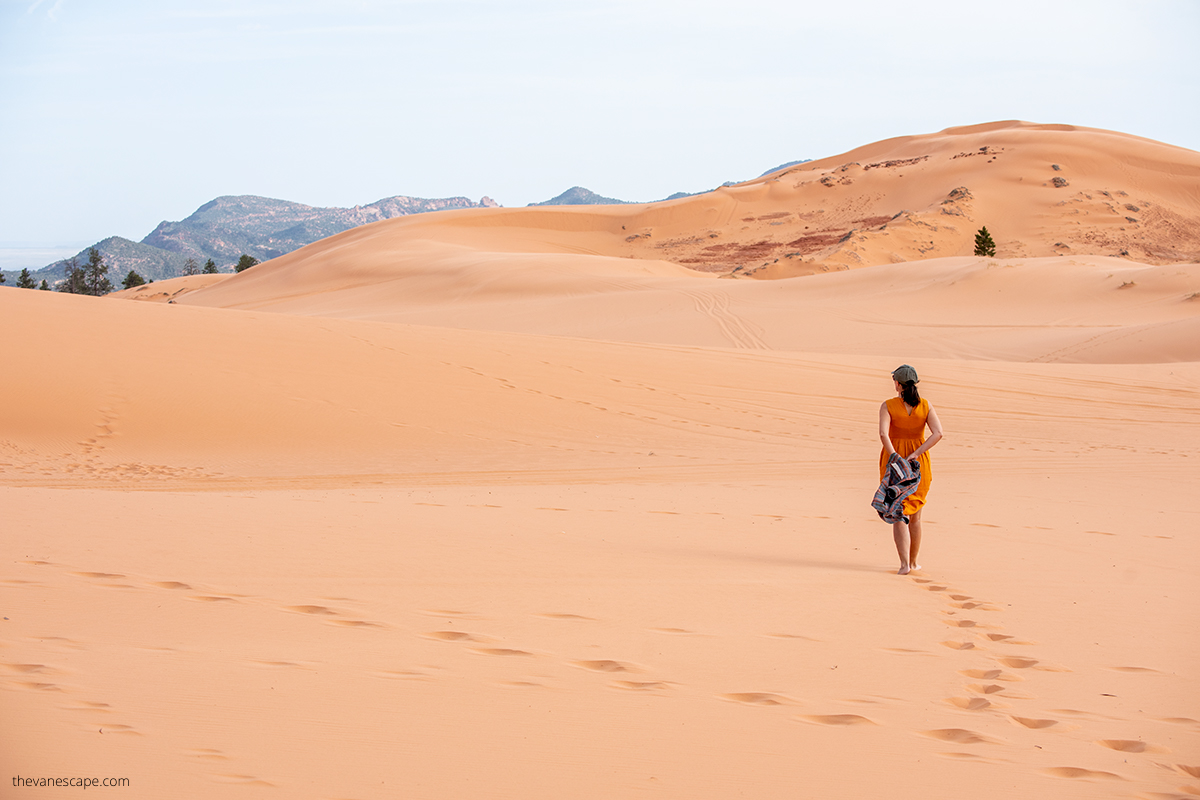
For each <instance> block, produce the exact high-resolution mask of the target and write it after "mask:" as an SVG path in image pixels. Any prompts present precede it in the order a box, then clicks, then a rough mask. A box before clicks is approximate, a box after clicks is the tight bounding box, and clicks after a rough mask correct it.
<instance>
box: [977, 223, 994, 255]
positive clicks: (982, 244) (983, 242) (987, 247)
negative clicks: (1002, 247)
mask: <svg viewBox="0 0 1200 800" xmlns="http://www.w3.org/2000/svg"><path fill="white" fill-rule="evenodd" d="M975 255H977V256H994V255H996V243H995V242H994V241H992V235H991V234H990V233H988V229H987V226H986V225H985V226H984V227H982V228H980V229H979V232H978V233H976V234H975Z"/></svg>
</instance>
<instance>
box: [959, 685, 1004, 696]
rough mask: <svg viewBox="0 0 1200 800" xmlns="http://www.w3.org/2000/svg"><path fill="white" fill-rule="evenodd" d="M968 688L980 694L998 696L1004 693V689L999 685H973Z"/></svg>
mask: <svg viewBox="0 0 1200 800" xmlns="http://www.w3.org/2000/svg"><path fill="white" fill-rule="evenodd" d="M967 688H968V689H970V690H971V691H972V692H978V693H979V694H997V693H998V692H1003V691H1004V687H1003V686H1001V685H1000V684H998V683H972V684H971V685H970V686H968V687H967Z"/></svg>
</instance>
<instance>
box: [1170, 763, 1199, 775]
mask: <svg viewBox="0 0 1200 800" xmlns="http://www.w3.org/2000/svg"><path fill="white" fill-rule="evenodd" d="M1175 769H1177V770H1179V771H1180V772H1182V773H1183V774H1184V775H1191V776H1192V777H1193V778H1200V767H1193V766H1191V765H1190V764H1176V765H1175Z"/></svg>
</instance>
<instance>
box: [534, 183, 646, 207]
mask: <svg viewBox="0 0 1200 800" xmlns="http://www.w3.org/2000/svg"><path fill="white" fill-rule="evenodd" d="M631 202H632V201H630V200H617V199H615V198H612V197H602V196H600V195H598V194H596V193H595V192H593V191H592V190H591V189H585V188H583V187H582V186H572V187H571V188H570V189H567V190H566V191H565V192H563V193H562V194H560V195H558V196H557V197H552V198H550V199H549V200H543V201H542V202H540V203H530V204H529V205H530V206H531V207H532V206H624V205H630V203H631Z"/></svg>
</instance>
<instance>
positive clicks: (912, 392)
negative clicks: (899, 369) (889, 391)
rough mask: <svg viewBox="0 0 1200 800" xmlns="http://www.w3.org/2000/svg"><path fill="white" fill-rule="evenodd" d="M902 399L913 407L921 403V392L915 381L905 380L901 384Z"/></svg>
mask: <svg viewBox="0 0 1200 800" xmlns="http://www.w3.org/2000/svg"><path fill="white" fill-rule="evenodd" d="M900 399H901V400H903V401H904V404H905V405H907V406H911V407H912V408H916V407H917V406H919V405H921V393H920V392H918V391H917V384H916V382H915V381H905V382H904V383H902V384H900Z"/></svg>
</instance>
